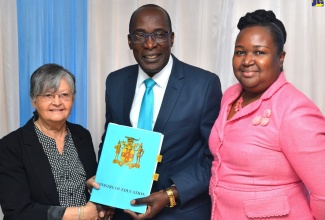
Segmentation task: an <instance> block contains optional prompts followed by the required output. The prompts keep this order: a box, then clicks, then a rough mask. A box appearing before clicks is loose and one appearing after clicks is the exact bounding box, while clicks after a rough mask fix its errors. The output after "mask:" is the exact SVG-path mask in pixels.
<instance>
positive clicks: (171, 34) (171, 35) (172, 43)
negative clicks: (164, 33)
mask: <svg viewBox="0 0 325 220" xmlns="http://www.w3.org/2000/svg"><path fill="white" fill-rule="evenodd" d="M174 37H175V34H174V32H171V33H170V47H172V46H173V45H174Z"/></svg>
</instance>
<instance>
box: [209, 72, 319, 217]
mask: <svg viewBox="0 0 325 220" xmlns="http://www.w3.org/2000/svg"><path fill="white" fill-rule="evenodd" d="M241 90H242V88H241V86H240V84H236V85H234V86H232V87H230V88H229V89H228V90H227V91H226V92H225V94H224V96H223V99H222V104H221V110H220V113H219V117H218V119H217V120H216V122H215V124H214V126H213V128H212V131H211V134H210V139H209V145H210V150H211V152H212V154H213V156H214V161H213V164H212V177H211V180H210V187H209V193H210V196H211V198H212V203H213V204H212V216H211V219H213V220H224V219H226V220H228V219H235V220H237V219H252V218H266V219H268V220H269V219H279V218H276V217H280V216H281V219H292V220H299V219H301V220H309V219H317V220H318V219H319V220H324V219H325V118H324V116H323V115H322V113H321V112H320V110H319V109H318V108H317V107H316V106H315V105H314V104H313V103H312V102H311V101H310V100H309V99H308V98H307V97H306V96H305V95H303V94H302V93H301V92H299V91H298V90H297V89H296V88H294V86H293V85H291V84H290V83H288V82H287V81H286V79H285V76H284V74H283V73H281V74H280V76H279V78H278V79H277V81H276V82H275V83H274V84H273V85H272V86H271V87H270V88H269V89H268V90H267V91H266V92H265V93H264V94H263V95H262V97H261V98H260V99H259V100H257V101H255V102H253V103H251V104H249V105H247V106H246V107H244V108H243V109H242V110H241V111H239V112H238V113H236V114H235V115H234V116H233V118H232V119H231V120H229V121H227V116H228V113H229V110H230V108H231V104H232V103H233V102H234V100H235V99H236V98H237V97H238V96H239V94H240V92H241ZM309 197H310V198H309Z"/></svg>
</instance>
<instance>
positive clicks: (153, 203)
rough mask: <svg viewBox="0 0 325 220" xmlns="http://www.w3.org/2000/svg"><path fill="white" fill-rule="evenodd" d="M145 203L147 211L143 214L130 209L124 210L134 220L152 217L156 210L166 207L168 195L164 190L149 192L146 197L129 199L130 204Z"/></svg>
mask: <svg viewBox="0 0 325 220" xmlns="http://www.w3.org/2000/svg"><path fill="white" fill-rule="evenodd" d="M140 204H147V211H146V213H145V214H137V213H135V212H132V211H130V210H124V212H125V213H128V214H129V215H130V216H131V217H132V218H133V219H135V220H142V219H150V218H153V217H154V216H155V215H156V214H157V213H158V212H160V211H161V210H162V209H164V208H166V205H168V204H169V197H168V195H167V193H166V192H165V191H164V190H161V191H159V192H155V193H152V194H150V195H149V196H148V197H143V198H139V199H135V200H132V201H131V205H140Z"/></svg>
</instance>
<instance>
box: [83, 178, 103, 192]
mask: <svg viewBox="0 0 325 220" xmlns="http://www.w3.org/2000/svg"><path fill="white" fill-rule="evenodd" d="M95 177H96V176H93V177H90V178H89V179H88V180H87V182H86V185H87V188H88V191H89V193H91V190H92V189H93V188H95V189H99V188H100V186H99V184H98V183H97V182H96V181H95Z"/></svg>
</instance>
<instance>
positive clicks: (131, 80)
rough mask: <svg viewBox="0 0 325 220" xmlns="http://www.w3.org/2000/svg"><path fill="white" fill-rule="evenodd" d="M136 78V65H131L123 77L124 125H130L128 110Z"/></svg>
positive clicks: (129, 109)
mask: <svg viewBox="0 0 325 220" xmlns="http://www.w3.org/2000/svg"><path fill="white" fill-rule="evenodd" d="M137 79H138V65H134V66H132V69H131V71H130V73H129V74H128V75H127V77H126V79H125V85H124V97H123V100H124V101H123V120H124V122H125V125H127V126H131V122H130V112H131V107H132V103H133V98H134V94H135V87H136V84H137Z"/></svg>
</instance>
